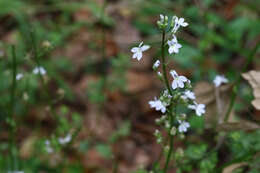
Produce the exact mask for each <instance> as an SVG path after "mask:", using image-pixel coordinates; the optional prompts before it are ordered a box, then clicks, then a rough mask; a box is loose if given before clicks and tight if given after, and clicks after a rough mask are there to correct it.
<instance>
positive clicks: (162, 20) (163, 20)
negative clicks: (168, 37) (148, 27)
mask: <svg viewBox="0 0 260 173" xmlns="http://www.w3.org/2000/svg"><path fill="white" fill-rule="evenodd" d="M157 24H158V25H159V27H165V26H167V24H168V16H164V15H163V14H160V20H158V21H157Z"/></svg>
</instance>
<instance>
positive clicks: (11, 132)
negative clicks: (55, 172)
mask: <svg viewBox="0 0 260 173" xmlns="http://www.w3.org/2000/svg"><path fill="white" fill-rule="evenodd" d="M12 71H13V75H12V88H11V105H10V109H9V114H10V115H9V116H10V117H9V118H10V119H9V126H10V130H9V137H10V139H9V146H10V153H11V167H12V169H13V170H15V169H17V159H16V146H15V132H16V124H15V121H14V108H15V93H16V74H17V70H16V54H15V46H12Z"/></svg>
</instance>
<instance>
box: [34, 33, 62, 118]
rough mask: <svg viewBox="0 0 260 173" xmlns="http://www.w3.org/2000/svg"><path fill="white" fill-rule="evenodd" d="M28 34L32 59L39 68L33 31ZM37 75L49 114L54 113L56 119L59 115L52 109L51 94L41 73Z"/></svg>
mask: <svg viewBox="0 0 260 173" xmlns="http://www.w3.org/2000/svg"><path fill="white" fill-rule="evenodd" d="M30 36H31V41H32V48H33V55H34V59H35V62H36V65H37V67H38V68H39V67H41V62H40V57H39V54H38V49H37V44H36V40H35V36H34V34H33V32H30ZM39 75H40V80H41V83H42V86H43V90H44V94H45V97H46V99H47V100H48V101H49V106H50V111H51V114H52V115H54V118H55V119H56V120H58V118H59V116H58V115H57V114H56V113H55V111H54V110H53V103H54V102H52V99H51V96H50V95H49V92H48V88H47V85H46V83H45V81H44V77H43V75H42V74H41V73H39Z"/></svg>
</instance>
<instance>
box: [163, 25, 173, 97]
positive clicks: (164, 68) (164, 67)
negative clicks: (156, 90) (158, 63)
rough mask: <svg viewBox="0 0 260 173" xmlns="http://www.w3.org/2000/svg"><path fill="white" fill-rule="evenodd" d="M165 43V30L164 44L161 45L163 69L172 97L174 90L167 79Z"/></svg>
mask: <svg viewBox="0 0 260 173" xmlns="http://www.w3.org/2000/svg"><path fill="white" fill-rule="evenodd" d="M164 43H165V30H163V33H162V43H161V51H162V52H161V53H162V57H161V58H162V69H163V78H164V82H165V84H166V87H167V89H168V91H169V93H170V95H172V90H171V87H170V84H169V80H168V78H167V71H166V62H165V46H164Z"/></svg>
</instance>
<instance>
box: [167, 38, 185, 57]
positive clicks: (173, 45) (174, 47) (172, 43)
mask: <svg viewBox="0 0 260 173" xmlns="http://www.w3.org/2000/svg"><path fill="white" fill-rule="evenodd" d="M167 43H168V46H169V49H168V52H169V54H172V53H173V52H174V53H179V49H180V48H181V47H182V46H181V44H179V43H178V41H177V38H176V37H175V35H173V38H172V40H168V42H167Z"/></svg>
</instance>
